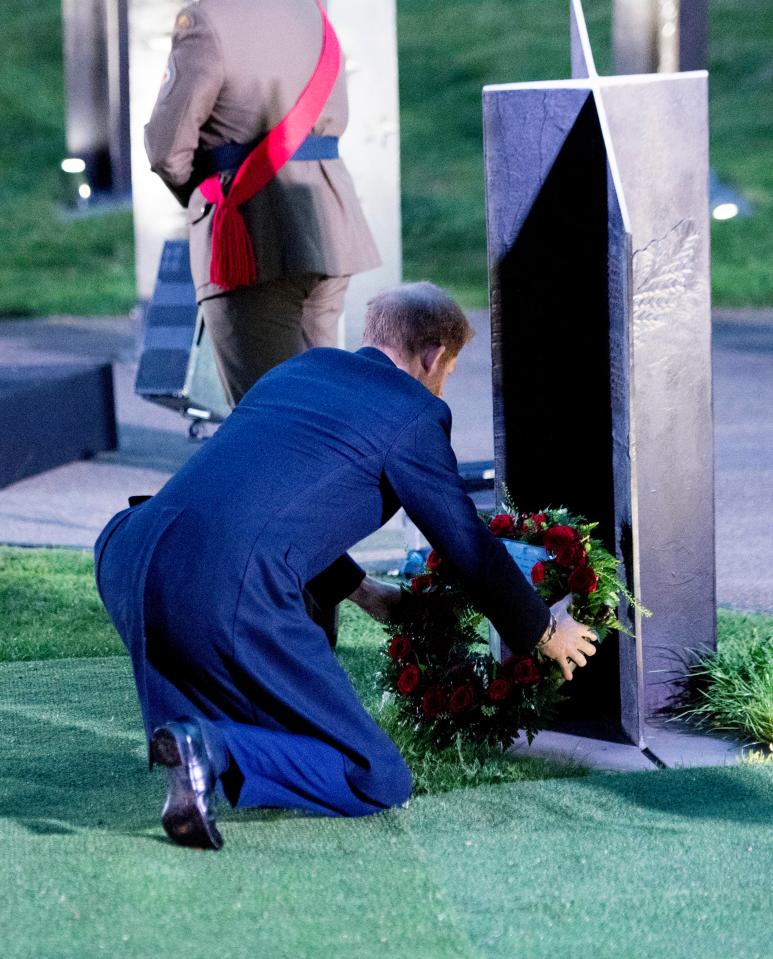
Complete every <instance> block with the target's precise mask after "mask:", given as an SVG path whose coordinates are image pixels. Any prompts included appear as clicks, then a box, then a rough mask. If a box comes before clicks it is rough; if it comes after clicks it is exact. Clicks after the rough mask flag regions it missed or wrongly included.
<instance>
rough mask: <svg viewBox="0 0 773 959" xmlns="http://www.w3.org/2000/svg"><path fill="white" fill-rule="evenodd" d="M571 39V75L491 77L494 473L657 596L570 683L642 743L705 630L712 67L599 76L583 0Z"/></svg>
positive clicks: (708, 644) (706, 640) (707, 638)
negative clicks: (554, 511)
mask: <svg viewBox="0 0 773 959" xmlns="http://www.w3.org/2000/svg"><path fill="white" fill-rule="evenodd" d="M571 38H572V42H571V49H572V75H573V79H572V80H557V81H550V82H535V83H514V84H505V85H497V86H489V87H486V88H485V89H484V93H483V112H484V141H485V165H486V187H487V221H488V243H489V268H490V280H491V323H492V353H493V370H494V384H493V385H494V432H495V455H496V466H497V477H498V483H499V484H500V488H501V487H503V486H506V487H507V489H508V490H509V492H510V494H511V496H512V499H513V501H514V502H515V503H516V504H518V505H519V506H521V507H523V508H526V509H537V508H539V507H542V506H545V505H547V504H551V505H554V506H557V505H559V504H563V505H566V506H567V507H569V508H570V509H571V510H572V511H575V512H580V513H583V514H585V515H586V516H588V517H589V518H593V519H598V520H599V521H600V527H599V532H600V534H601V536H602V538H603V539H604V540H605V541H606V543H607V545H608V546H609V547H610V548H613V549H615V550H616V552H617V554H618V556H619V557H620V559H621V560H622V562H623V564H624V568H625V573H626V576H627V579H628V583H629V585H630V587H631V588H632V590H633V592H634V593H635V595H636V596H637V597H638V598H639V599H640V600H641V601H642V602H643V603H644V604H645V605H646V606H648V607H649V608H650V609H651V610H652V612H653V616H652V618H651V619H647V620H642V618H641V617H640V616H638V615H635V614H631V615H630V622H631V630H632V632H633V633H634V634H635V635H634V637H627V636H620V638H619V645H618V647H617V649H618V655H615V644H614V643H613V642H612V641H611V640H610V641H609V643H608V644H607V645H606V646H605V647H602V649H601V651H600V654H599V656H597V657H595V660H596V661H595V662H593V661H592V666H591V665H589V666H588V667H587V669H586V670H584V671H582V674H583V675H580V674H578V675H577V677H576V678H577V679H578V680H579V682H578V683H575V684H573V686H574V687H575V688H576V690H577V694H578V695H579V696H580V701H581V700H582V697H583V695H584V698H585V701H586V711H587V709H590V711H591V712H592V711H593V709H594V708H598V709H599V710H601V711H602V712H604V713H605V714H606V715H607V716H609V715H610V714H614V715H615V718H617V717H618V716H619V720H620V723H621V726H622V729H623V730H624V731H625V733H626V734H627V735H628V736H629V737H630V739H631V740H632V741H633V742H635V743H638V744H639V745H642V746H643V745H645V744H646V727H647V723H648V722H651V721H652V720H653V719H655V718H656V717H657V716H658V714H659V713H660V712H661V711H662V709H663V708H664V707H666V706H668V705H669V704H670V703H671V702H672V701H673V698H674V696H675V695H676V693H677V692H678V691H679V689H680V688H681V685H682V683H683V681H684V676H685V672H686V668H687V664H688V663H689V662H690V661H691V658H692V656H693V654H694V651H695V650H696V649H704V650H705V649H707V648H712V647H713V646H714V645H715V585H714V568H715V563H714V488H713V433H712V405H711V404H712V399H711V317H710V302H709V206H708V107H707V75H706V73H705V72H704V71H699V72H693V73H676V74H644V75H640V76H616V77H600V76H599V75H598V73H597V71H596V68H595V65H594V61H593V54H592V51H591V46H590V41H589V38H588V33H587V29H586V25H585V20H584V16H583V11H582V6H581V3H580V0H572V2H571ZM618 670H619V672H618ZM618 677H619V679H618Z"/></svg>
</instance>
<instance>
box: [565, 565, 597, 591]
mask: <svg viewBox="0 0 773 959" xmlns="http://www.w3.org/2000/svg"><path fill="white" fill-rule="evenodd" d="M598 588H599V578H598V576H597V575H596V574H595V573H594V572H593V570H592V569H591V568H590V566H587V565H583V566H578V567H577V569H575V570H574V571H573V572H572V574H571V575H570V577H569V589H570V590H571V591H572V592H573V593H582V594H583V595H586V596H587V595H588V593H595V592H596V590H597V589H598Z"/></svg>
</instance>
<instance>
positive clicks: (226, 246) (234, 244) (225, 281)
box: [209, 200, 258, 290]
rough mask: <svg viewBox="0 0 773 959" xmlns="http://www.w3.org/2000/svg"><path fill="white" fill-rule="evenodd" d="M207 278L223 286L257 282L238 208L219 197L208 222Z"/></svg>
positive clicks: (249, 245)
mask: <svg viewBox="0 0 773 959" xmlns="http://www.w3.org/2000/svg"><path fill="white" fill-rule="evenodd" d="M209 279H210V281H211V282H212V283H214V284H216V285H217V286H219V287H221V288H222V289H223V290H233V289H235V288H236V287H237V286H249V285H250V284H252V283H256V282H257V279H258V277H257V269H256V267H255V251H254V249H253V247H252V240H251V239H250V234H249V231H248V230H247V224H246V223H245V222H244V217H243V216H242V215H241V213H240V212H239V208H238V207H237V206H234V205H232V204H230V203H228V201H227V200H226V201H221V202H220V203H218V205H217V207H216V208H215V216H214V220H213V222H212V261H211V263H210V268H209Z"/></svg>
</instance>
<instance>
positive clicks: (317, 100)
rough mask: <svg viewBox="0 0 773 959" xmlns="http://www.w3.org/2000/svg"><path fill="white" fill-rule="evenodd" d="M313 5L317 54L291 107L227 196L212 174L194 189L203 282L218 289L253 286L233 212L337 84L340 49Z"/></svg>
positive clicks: (278, 164) (242, 226) (297, 141)
mask: <svg viewBox="0 0 773 959" xmlns="http://www.w3.org/2000/svg"><path fill="white" fill-rule="evenodd" d="M316 2H317V6H318V7H319V11H320V13H321V14H322V25H323V37H322V52H321V54H320V57H319V62H318V63H317V66H316V67H315V69H314V73H313V74H312V76H311V79H310V80H309V82H308V83H307V84H306V87H305V89H304V90H303V92H302V93H301V95H300V97H299V98H298V100H297V101H296V103H295V105H294V106H293V107H292V109H291V110H290V112H289V113H288V114H287V116H286V117H284V119H282V120H280V121H279V123H277V125H276V126H275V127H274V128H273V129H272V130H270V131H269V133H268V134H267V135H266V136H265V137H264V138H263V139H262V140H261V141H260V143H259V144H258V145H257V146H256V147H255V149H254V150H253V151H252V152H251V153H250V154H249V156H247V157H246V159H245V160H244V161H243V162H242V164H241V166H240V167H239V169H238V171H237V173H236V176H235V177H234V179H233V181H232V183H231V188H230V190H229V191H228V195H227V196H226V195H225V194H224V193H223V187H222V184H221V183H220V176H219V175H218V174H215V176H211V177H208V178H207V179H206V180H204V182H203V183H202V184H201V186H200V189H201V192H202V193H203V194H204V197H205V199H206V200H207V201H208V202H209V203H213V204H214V206H215V215H214V219H213V222H212V260H211V262H210V267H209V278H210V281H211V282H212V283H215V284H216V285H217V286H219V287H221V288H222V289H224V290H233V289H234V288H235V287H237V286H248V285H249V284H251V283H255V282H257V269H256V266H255V252H254V250H253V248H252V240H251V239H250V234H249V232H248V230H247V224H246V223H245V222H244V218H243V217H242V214H241V212H240V210H239V207H240V206H241V204H242V203H246V202H247V200H249V199H250V198H251V197H253V196H255V194H256V193H259V192H260V191H261V190H262V189H263V187H265V186H266V184H267V183H268V182H269V181H270V180H271V179H272V177H274V176H275V175H276V174H277V173H278V171H279V170H281V168H282V167H283V166H284V165H285V163H287V161H288V160H289V159H290V157H291V156H292V155H293V154H294V153H295V151H296V150H297V149H298V148H299V147H300V145H301V144H302V143H303V141H304V140H305V139H306V137H307V136H308V135H309V133H311V130H312V128H313V126H314V124H315V123H316V122H317V120H318V119H319V118H320V116H321V114H322V110H323V108H324V106H325V104H326V103H327V100H328V97H329V96H330V94H331V92H332V90H333V87H334V86H335V82H336V80H337V79H338V71H339V68H340V64H341V48H340V46H339V44H338V38H337V37H336V35H335V31H334V30H333V27H332V25H331V23H330V21H329V20H328V18H327V14H326V13H325V11H324V9H323V7H322V4H321V3H320V2H319V0H316Z"/></svg>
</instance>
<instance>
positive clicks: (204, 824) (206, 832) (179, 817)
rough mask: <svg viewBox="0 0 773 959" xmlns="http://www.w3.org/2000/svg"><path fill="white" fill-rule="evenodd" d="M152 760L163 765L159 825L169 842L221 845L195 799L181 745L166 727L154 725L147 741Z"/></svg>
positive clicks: (202, 846)
mask: <svg viewBox="0 0 773 959" xmlns="http://www.w3.org/2000/svg"><path fill="white" fill-rule="evenodd" d="M150 755H151V760H152V762H153V763H158V765H159V766H165V767H166V770H167V779H168V790H167V799H166V804H165V805H164V811H163V813H162V816H161V825H162V826H163V827H164V831H165V832H166V834H167V836H169V838H170V839H171V840H172V842H175V843H177V845H179V846H188V847H190V848H194V849H214V850H218V849H221V848H222V846H223V837H222V836H221V835H220V833H219V832H218V830H217V827H216V826H215V825H214V823H210V822H209V821H208V820H207V817H206V816H205V815H204V813H203V812H202V811H201V809H200V808H199V805H198V803H197V802H196V793H195V792H194V790H193V787H192V785H191V781H190V777H189V775H188V768H187V763H186V761H185V756H184V752H183V749H182V748H181V746H180V743H179V741H178V740H177V737H176V736H175V735H174V733H172V732H171V731H170V730H168V729H157V730H156V731H155V732H154V733H153V737H152V739H151V741H150Z"/></svg>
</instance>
